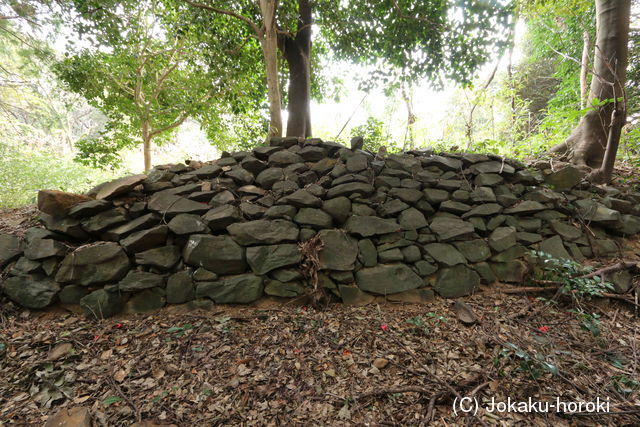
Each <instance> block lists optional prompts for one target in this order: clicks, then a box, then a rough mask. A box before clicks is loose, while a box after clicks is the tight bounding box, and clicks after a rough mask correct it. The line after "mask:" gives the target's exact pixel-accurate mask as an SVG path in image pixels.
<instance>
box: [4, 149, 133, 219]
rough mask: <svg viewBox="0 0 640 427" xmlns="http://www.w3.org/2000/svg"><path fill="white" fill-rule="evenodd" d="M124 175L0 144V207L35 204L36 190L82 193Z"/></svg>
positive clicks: (68, 158) (56, 155)
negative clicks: (45, 189) (0, 189)
mask: <svg viewBox="0 0 640 427" xmlns="http://www.w3.org/2000/svg"><path fill="white" fill-rule="evenodd" d="M123 173H125V171H122V170H114V171H112V172H111V173H106V172H104V171H100V170H96V169H92V168H90V167H86V166H81V165H78V164H77V163H75V162H74V161H73V156H72V155H69V154H68V155H61V154H60V153H58V152H56V151H53V150H48V149H43V150H30V149H28V148H24V147H18V146H14V145H9V144H6V143H2V142H0V182H2V191H0V207H3V208H12V207H19V206H23V205H26V204H30V203H34V202H35V200H36V196H37V193H38V190H41V189H44V188H47V189H57V190H62V191H69V192H72V193H82V192H85V191H87V190H89V189H90V188H92V187H94V186H95V185H97V184H99V183H101V182H104V181H107V180H109V179H113V178H115V177H117V176H120V175H122V174H123Z"/></svg>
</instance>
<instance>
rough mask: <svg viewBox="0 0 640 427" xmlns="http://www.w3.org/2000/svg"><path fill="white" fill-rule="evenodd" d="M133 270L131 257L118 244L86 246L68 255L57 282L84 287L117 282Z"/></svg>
mask: <svg viewBox="0 0 640 427" xmlns="http://www.w3.org/2000/svg"><path fill="white" fill-rule="evenodd" d="M130 268H131V266H130V262H129V257H128V256H127V254H126V253H125V252H124V250H122V248H121V247H120V245H118V244H117V243H111V242H109V243H98V244H94V245H92V246H84V247H80V248H78V249H76V250H75V251H74V252H72V253H70V254H69V255H67V256H66V257H65V258H64V260H63V261H62V263H61V264H60V268H59V269H58V273H57V274H56V282H60V283H71V282H72V283H76V284H80V285H84V286H88V285H97V284H101V283H108V282H115V281H118V280H120V279H122V278H123V277H124V276H125V275H126V274H127V272H128V271H129V269H130Z"/></svg>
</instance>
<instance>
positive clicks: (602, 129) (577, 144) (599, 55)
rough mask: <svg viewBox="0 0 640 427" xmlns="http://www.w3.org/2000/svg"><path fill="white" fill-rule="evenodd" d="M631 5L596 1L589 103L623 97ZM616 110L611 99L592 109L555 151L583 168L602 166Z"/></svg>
mask: <svg viewBox="0 0 640 427" xmlns="http://www.w3.org/2000/svg"><path fill="white" fill-rule="evenodd" d="M630 8H631V0H596V46H595V55H594V66H593V74H594V75H593V78H592V79H591V88H590V90H589V104H592V101H593V100H595V99H598V100H601V101H603V100H611V99H614V98H616V97H620V96H622V90H621V89H622V88H624V85H625V80H626V70H627V61H628V43H629V14H630ZM613 109H614V103H613V102H608V103H606V104H605V105H603V106H601V107H597V108H595V109H593V110H590V111H589V112H588V113H587V114H585V116H584V117H583V118H582V119H581V120H580V123H578V126H577V127H576V128H575V129H574V130H573V132H572V133H571V135H570V136H569V138H567V140H566V141H565V142H564V143H562V144H559V145H557V146H555V147H553V148H552V149H551V151H552V152H556V153H562V154H563V155H564V157H565V158H567V159H568V160H570V161H571V162H572V163H574V164H576V165H578V166H580V167H582V168H585V169H593V168H599V167H600V166H601V165H602V160H603V156H604V152H605V148H606V146H607V139H608V135H609V127H610V125H611V117H612V112H613ZM614 136H615V135H614ZM618 140H619V135H618ZM617 144H618V141H615V145H616V146H617ZM614 154H615V153H614Z"/></svg>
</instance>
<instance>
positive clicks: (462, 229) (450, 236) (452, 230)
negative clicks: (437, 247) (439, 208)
mask: <svg viewBox="0 0 640 427" xmlns="http://www.w3.org/2000/svg"><path fill="white" fill-rule="evenodd" d="M429 228H430V229H431V231H433V232H434V233H435V234H436V236H437V237H438V240H439V241H441V242H447V241H449V240H455V239H461V238H464V237H466V236H468V235H470V234H473V232H474V231H475V228H474V227H473V225H472V224H471V223H468V222H466V221H463V220H461V219H457V218H447V217H438V218H435V219H434V220H433V221H431V224H429Z"/></svg>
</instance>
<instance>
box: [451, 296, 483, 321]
mask: <svg viewBox="0 0 640 427" xmlns="http://www.w3.org/2000/svg"><path fill="white" fill-rule="evenodd" d="M452 308H453V311H454V312H455V313H456V316H457V317H458V320H460V321H461V322H462V323H464V324H465V325H473V324H474V323H478V316H476V314H475V313H474V312H473V310H472V309H471V307H469V306H468V305H467V304H465V303H463V302H462V301H456V302H455V303H453V307H452Z"/></svg>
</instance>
